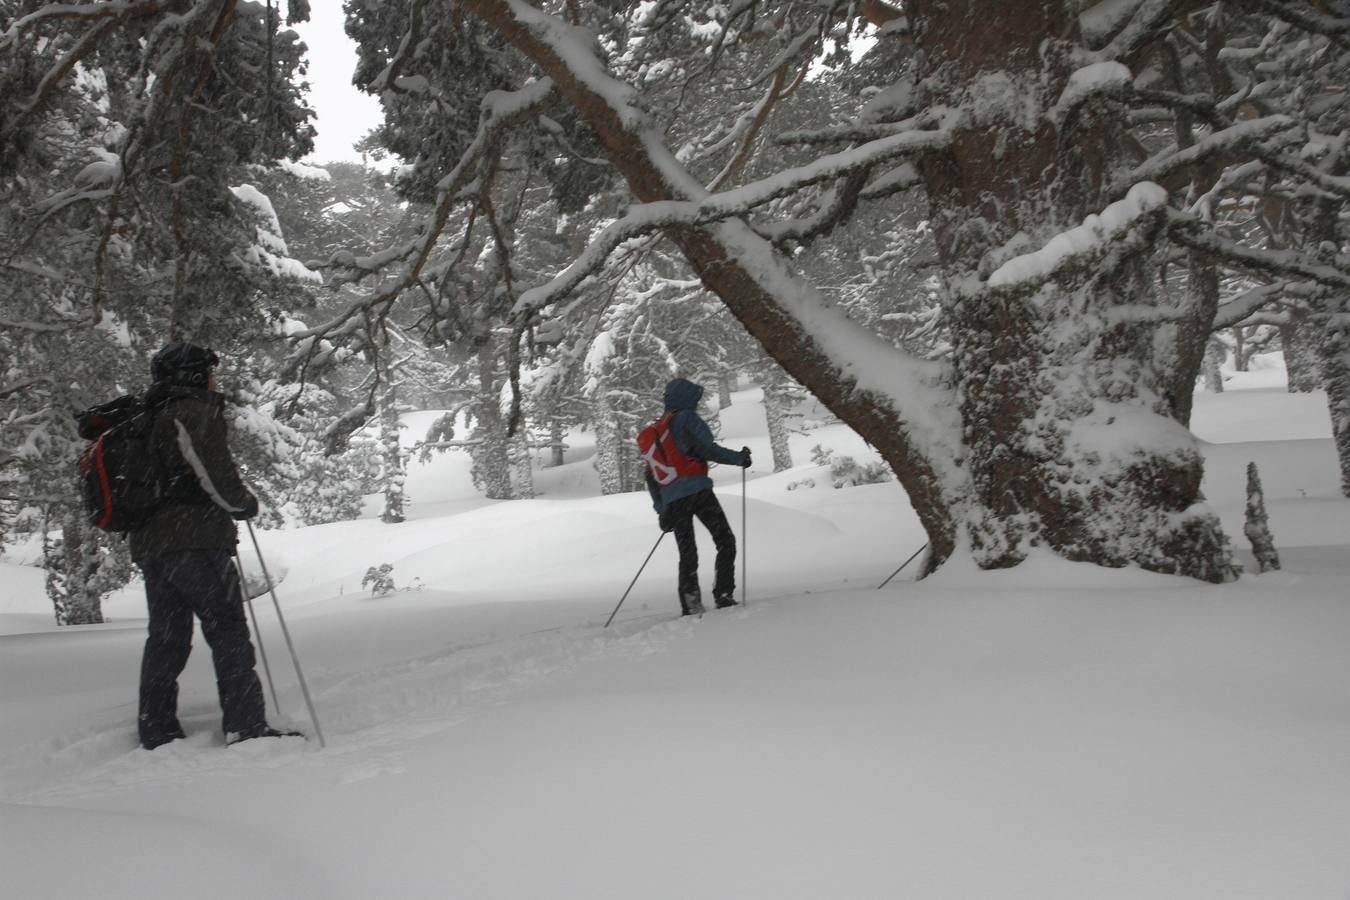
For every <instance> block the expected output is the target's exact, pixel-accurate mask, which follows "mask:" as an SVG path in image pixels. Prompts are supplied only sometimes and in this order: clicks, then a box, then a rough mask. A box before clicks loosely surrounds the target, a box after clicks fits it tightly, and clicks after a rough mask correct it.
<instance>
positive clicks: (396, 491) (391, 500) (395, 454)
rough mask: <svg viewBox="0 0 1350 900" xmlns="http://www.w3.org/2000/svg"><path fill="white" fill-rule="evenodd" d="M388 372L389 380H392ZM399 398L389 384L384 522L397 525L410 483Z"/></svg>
mask: <svg viewBox="0 0 1350 900" xmlns="http://www.w3.org/2000/svg"><path fill="white" fill-rule="evenodd" d="M388 374H389V373H388V371H387V370H386V371H385V376H386V377H388ZM397 401H398V394H397V389H396V388H395V387H394V385H393V384H392V383H389V385H388V389H387V390H386V391H385V392H384V395H383V396H382V397H381V398H380V412H379V416H380V481H381V482H382V483H383V485H384V511H383V512H382V513H380V521H381V522H384V523H386V524H391V525H392V524H396V523H398V522H402V521H403V520H404V515H403V502H404V496H403V488H404V484H405V482H406V480H407V478H406V473H405V472H404V464H403V448H402V447H401V446H399V440H398V432H399V422H398V402H397Z"/></svg>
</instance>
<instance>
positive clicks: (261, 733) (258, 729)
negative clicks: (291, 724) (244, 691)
mask: <svg viewBox="0 0 1350 900" xmlns="http://www.w3.org/2000/svg"><path fill="white" fill-rule="evenodd" d="M304 736H305V735H304V733H303V732H300V731H284V730H282V729H279V728H273V727H272V726H271V725H268V724H267V723H266V722H264V723H263V724H261V725H254V726H252V727H250V728H245V729H243V730H242V731H231V732H229V733H227V734H226V735H225V744H226V745H227V746H234V745H235V744H238V743H240V742H242V741H252V740H256V739H257V738H284V737H298V738H302V737H304Z"/></svg>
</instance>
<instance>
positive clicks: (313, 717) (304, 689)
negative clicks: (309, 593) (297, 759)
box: [244, 519, 327, 747]
mask: <svg viewBox="0 0 1350 900" xmlns="http://www.w3.org/2000/svg"><path fill="white" fill-rule="evenodd" d="M244 524H245V525H247V526H248V536H249V538H250V539H252V541H253V551H254V552H255V553H257V554H258V565H259V566H261V567H262V573H263V580H264V581H266V582H267V592H268V593H269V594H271V595H272V605H273V606H274V607H276V610H277V622H279V623H280V624H281V635H282V637H284V638H286V649H287V650H289V651H290V652H291V663H292V664H294V666H295V675H296V677H297V678H299V679H300V693H302V694H304V695H305V706H307V707H308V708H309V720H310V721H311V722H313V723H314V734H315V735H316V736H317V737H318V738H319V746H320V747H326V746H327V744H325V743H324V740H323V729H322V728H320V727H319V717H318V715H317V714H316V713H315V712H314V701H313V700H311V699H310V697H309V686H308V685H307V684H305V673H304V672H302V671H300V658H299V657H298V656H296V655H295V644H293V643H291V632H290V629H288V628H287V627H286V619H285V617H284V616H282V614H281V602H280V601H279V600H277V592H276V588H274V587H272V575H271V573H269V572H268V571H267V561H266V560H264V559H263V555H262V548H261V547H259V546H258V535H257V534H256V533H255V532H254V531H253V523H252V522H250V521H249V520H247V519H245V520H244Z"/></svg>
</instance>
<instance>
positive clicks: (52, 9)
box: [0, 0, 164, 49]
mask: <svg viewBox="0 0 1350 900" xmlns="http://www.w3.org/2000/svg"><path fill="white" fill-rule="evenodd" d="M163 6H164V0H103V2H101V3H100V2H95V3H50V4H48V5H47V6H44V7H42V8H41V9H39V10H36V11H35V12H31V13H29V14H28V15H26V16H24V17H23V18H22V19H19V20H18V21H16V22H15V23H14V24H13V25H11V26H9V28H8V29H7V30H6V31H5V33H4V34H3V35H0V49H2V48H3V46H4V45H5V44H9V43H12V42H13V41H15V40H17V39H18V37H19V36H20V35H22V34H23V33H24V32H26V31H31V30H32V29H34V28H36V27H37V26H39V25H42V24H44V23H46V22H51V21H56V20H60V19H83V20H85V21H89V20H93V19H112V20H113V21H115V22H123V21H126V20H127V19H130V18H133V17H136V16H145V15H150V14H152V13H156V12H159V10H160V9H161V8H162V7H163Z"/></svg>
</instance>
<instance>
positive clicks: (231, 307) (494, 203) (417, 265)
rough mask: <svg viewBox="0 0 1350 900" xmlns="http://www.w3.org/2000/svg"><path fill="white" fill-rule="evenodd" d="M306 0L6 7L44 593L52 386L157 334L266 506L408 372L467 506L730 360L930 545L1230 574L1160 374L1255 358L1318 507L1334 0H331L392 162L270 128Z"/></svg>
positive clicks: (14, 223) (296, 85)
mask: <svg viewBox="0 0 1350 900" xmlns="http://www.w3.org/2000/svg"><path fill="white" fill-rule="evenodd" d="M308 6H309V4H308V3H307V2H306V0H290V2H289V3H285V4H282V3H274V2H273V0H266V2H259V0H77V2H63V3H47V2H41V0H0V266H2V267H3V269H4V272H3V275H2V276H0V541H3V540H4V538H5V537H6V535H7V534H19V533H24V534H40V535H41V536H42V540H43V547H44V548H45V552H44V563H45V566H46V570H47V573H48V592H49V594H50V595H51V598H52V601H53V603H54V605H55V608H56V612H57V617H58V620H59V621H61V622H63V623H81V622H91V621H99V616H100V613H99V602H100V598H101V597H102V596H105V595H106V594H107V592H108V591H110V590H112V589H113V588H115V587H117V586H119V585H120V584H123V583H125V582H126V580H127V579H128V578H130V577H131V567H130V563H129V560H128V558H127V556H126V553H125V549H124V548H123V546H122V544H121V542H120V541H119V540H117V539H113V538H109V537H108V536H107V535H104V534H102V533H100V532H98V531H96V530H94V529H92V528H90V527H89V526H87V525H86V524H85V522H84V520H83V518H82V517H81V515H80V510H79V506H78V497H77V495H76V489H75V484H74V477H73V472H74V466H75V459H76V458H77V456H78V454H79V452H80V449H81V442H80V440H79V439H78V437H77V435H76V433H75V427H74V420H73V418H72V416H71V413H72V411H73V410H76V409H79V408H82V407H85V406H88V405H91V404H93V403H96V402H100V401H103V400H106V399H109V398H111V397H112V396H115V395H117V394H120V393H126V392H131V391H137V390H140V389H142V388H143V386H144V383H145V381H146V377H147V360H148V358H149V356H150V355H151V354H152V353H153V352H154V351H155V350H156V349H157V348H158V347H159V346H161V345H162V344H164V343H165V342H167V341H169V340H171V339H186V340H191V341H193V342H196V343H201V344H205V345H210V346H212V347H214V348H216V349H217V351H218V352H219V353H220V354H221V356H222V358H223V359H224V363H223V366H222V376H223V377H222V380H223V381H224V382H225V383H226V384H225V387H226V390H227V391H228V392H229V394H230V397H231V400H232V405H233V408H234V410H235V416H234V429H235V435H236V437H235V440H236V453H237V455H238V456H239V459H240V462H241V465H242V466H243V468H244V469H245V475H246V477H247V479H248V480H249V482H250V484H252V485H254V486H255V489H256V490H257V491H258V493H259V495H260V497H261V499H262V500H263V506H264V509H265V517H266V518H265V522H266V523H267V524H270V525H281V524H283V523H291V524H315V523H319V522H325V521H334V520H337V519H341V518H350V517H352V516H355V515H357V514H358V513H359V511H360V508H361V503H362V498H363V497H364V496H365V495H368V494H371V493H382V494H383V497H384V501H383V515H382V518H383V519H384V520H385V521H387V522H398V521H402V520H403V518H404V515H405V504H406V503H408V502H414V503H415V502H416V498H415V497H413V498H407V497H405V496H404V494H403V490H402V486H403V477H402V473H403V468H404V466H406V463H407V458H406V456H407V450H406V449H401V447H400V442H399V439H398V428H399V422H398V416H399V413H400V411H405V410H409V409H444V410H446V411H447V412H446V415H445V416H444V417H442V418H441V419H440V420H439V422H438V423H437V425H436V426H435V427H434V428H433V429H432V431H431V433H429V434H426V435H417V436H414V437H415V439H416V440H415V443H416V444H417V446H418V450H417V452H422V453H434V452H445V451H460V452H467V453H469V454H471V455H472V458H473V463H474V469H473V472H474V480H475V483H476V484H477V486H478V487H479V488H480V490H482V491H483V493H484V494H485V495H486V496H487V497H490V498H495V499H513V498H526V497H529V496H532V494H533V487H532V476H531V471H532V467H534V466H538V465H547V464H550V463H556V462H559V461H560V460H561V459H562V455H563V454H564V453H565V435H566V433H567V432H568V430H570V429H574V428H586V429H589V430H593V431H594V433H595V434H596V436H597V439H598V453H597V463H596V464H597V466H598V468H599V470H600V475H601V484H602V486H603V489H604V490H605V491H606V492H620V491H629V490H636V489H640V488H641V486H642V476H641V469H640V468H639V466H638V459H637V456H636V447H635V445H634V444H633V440H632V437H633V435H634V434H635V432H636V431H637V430H638V428H639V427H641V425H642V424H644V420H645V419H646V418H648V417H649V416H650V414H651V412H652V410H653V408H654V403H655V401H656V398H658V397H659V396H660V390H661V387H662V385H663V384H664V383H665V382H666V380H668V379H669V378H670V377H672V376H673V375H677V374H678V375H683V376H687V377H690V378H693V379H694V380H696V381H700V382H701V383H704V384H707V385H709V388H710V390H709V393H710V394H713V393H718V394H722V395H725V394H726V393H728V392H729V391H730V389H731V387H732V386H733V385H735V384H737V383H740V382H741V381H742V380H746V381H752V382H753V383H755V384H758V385H760V386H762V387H763V389H764V397H765V409H766V416H767V417H768V427H769V434H770V437H771V438H773V439H774V443H773V449H774V452H773V459H772V463H773V466H774V467H775V469H782V468H787V467H789V466H790V465H791V464H792V460H791V458H790V456H789V454H788V447H787V441H786V434H787V429H789V428H791V427H792V424H791V414H792V409H793V407H794V405H795V402H796V400H797V399H798V398H799V397H801V396H803V395H804V393H809V394H810V395H812V396H813V397H814V398H816V399H817V400H818V401H819V402H820V403H821V404H822V405H823V406H824V407H825V408H827V409H828V410H829V411H830V412H831V413H832V414H833V415H834V416H837V417H838V418H839V419H840V420H841V421H843V422H844V423H846V424H848V425H849V426H851V427H852V428H853V429H854V430H855V431H856V432H857V433H858V434H859V435H861V436H862V437H863V438H864V439H866V440H867V441H868V443H870V444H871V445H872V446H873V447H875V448H876V449H877V451H878V452H879V453H880V454H881V456H882V458H883V459H884V460H885V462H886V463H887V464H888V465H889V466H890V468H891V469H892V470H893V471H894V473H895V475H896V477H897V479H898V481H899V483H900V485H901V486H902V488H903V489H904V491H905V492H906V494H907V495H908V497H909V499H910V502H911V503H912V504H913V507H914V509H915V512H916V513H917V515H918V517H919V519H920V520H921V522H922V523H923V527H924V529H925V531H926V533H927V536H928V539H929V548H930V549H929V553H928V554H927V557H926V568H925V571H929V572H931V571H933V570H935V569H936V568H937V567H939V566H940V565H941V564H942V563H943V562H944V561H945V560H946V559H948V558H949V557H951V556H952V555H953V554H968V555H970V556H972V557H973V558H974V560H975V561H976V563H977V564H978V565H979V566H981V567H984V568H1002V567H1009V566H1014V565H1017V564H1018V563H1019V562H1020V561H1021V560H1022V559H1024V558H1025V557H1026V556H1027V554H1028V553H1029V552H1030V550H1031V549H1032V548H1033V547H1038V546H1039V547H1044V548H1048V549H1049V550H1051V551H1053V552H1054V553H1056V554H1059V555H1061V556H1063V557H1065V558H1068V559H1071V560H1079V561H1087V562H1092V563H1097V564H1100V565H1105V566H1123V565H1136V566H1140V567H1143V568H1145V569H1149V570H1152V571H1156V572H1163V573H1174V574H1181V575H1187V576H1192V577H1195V578H1200V579H1205V580H1209V581H1224V580H1229V579H1231V578H1233V577H1235V575H1236V567H1235V565H1234V562H1233V558H1232V548H1231V544H1230V540H1229V537H1228V536H1227V535H1225V534H1224V532H1223V530H1222V528H1221V526H1220V524H1219V522H1218V519H1217V518H1216V517H1215V515H1214V514H1213V513H1212V512H1211V511H1209V509H1208V508H1207V507H1206V506H1205V505H1204V503H1203V498H1202V496H1201V495H1200V482H1201V477H1202V461H1201V457H1200V455H1199V453H1198V451H1197V449H1196V445H1195V439H1194V437H1193V436H1192V435H1191V433H1190V431H1189V428H1188V425H1189V419H1190V414H1191V397H1192V393H1193V391H1194V390H1195V389H1196V388H1197V386H1199V387H1201V388H1203V387H1205V386H1208V387H1209V389H1211V390H1218V389H1221V388H1222V380H1221V378H1220V376H1219V366H1220V363H1221V362H1224V361H1228V362H1229V363H1230V364H1231V365H1236V366H1237V367H1238V368H1242V367H1243V366H1245V365H1246V363H1247V361H1248V360H1250V359H1251V357H1252V355H1253V354H1255V353H1257V352H1261V351H1264V350H1282V351H1283V353H1284V358H1285V360H1286V364H1287V365H1288V368H1289V372H1290V390H1296V391H1308V390H1315V389H1324V390H1325V391H1326V394H1327V398H1328V414H1329V416H1330V418H1331V422H1332V430H1333V435H1334V436H1335V441H1336V446H1337V450H1338V453H1339V457H1340V465H1341V472H1342V479H1343V483H1342V489H1343V491H1344V492H1345V493H1346V494H1347V496H1350V308H1348V307H1347V304H1348V303H1350V236H1348V235H1350V208H1348V207H1347V202H1348V201H1350V102H1348V98H1347V96H1346V88H1347V84H1350V2H1347V0H1239V2H1227V0H1224V2H1212V0H1211V2H1194V0H1101V2H1092V0H1006V2H1003V3H1000V4H997V5H996V9H997V14H990V13H991V9H992V8H994V6H995V5H993V4H990V3H988V2H983V3H981V2H978V0H946V2H935V0H903V2H902V0H892V2H883V0H862V2H856V0H730V2H726V3H701V2H691V0H641V2H635V0H605V2H595V3H580V2H576V0H556V2H554V0H549V2H540V0H529V2H527V0H399V2H389V0H345V2H344V9H345V11H346V15H347V31H348V34H349V35H350V36H351V37H352V38H353V39H354V40H355V41H356V43H357V45H358V47H359V53H360V57H359V60H358V62H357V66H356V69H355V72H354V73H353V78H354V81H355V83H356V84H357V85H358V86H359V87H360V88H361V89H362V90H365V91H367V92H369V93H370V94H372V95H374V96H376V97H378V98H379V100H380V102H381V104H382V108H383V113H384V119H383V123H382V124H381V125H380V126H379V127H378V128H377V129H375V130H374V131H373V132H372V133H371V134H370V135H369V136H368V138H367V139H366V140H365V141H364V142H363V149H364V150H366V151H367V152H368V153H370V154H371V155H372V156H373V157H377V158H380V159H387V160H390V161H391V162H393V163H395V164H396V165H395V166H394V168H393V170H392V173H391V174H388V175H385V174H381V172H380V171H377V170H375V169H372V168H367V167H364V166H361V165H356V164H349V163H347V164H335V165H327V166H325V167H324V168H318V167H316V166H314V165H311V164H301V163H299V162H298V161H299V160H301V159H302V158H304V157H306V155H307V154H308V153H309V152H310V150H311V149H312V143H313V135H314V125H313V123H312V118H313V114H312V112H311V111H310V110H309V109H308V108H307V106H306V86H305V83H304V82H305V77H306V76H305V52H306V48H305V47H304V45H303V44H302V43H300V41H299V39H298V37H297V35H296V33H295V31H293V30H292V29H291V28H290V27H289V26H290V25H292V24H294V23H296V22H300V21H303V20H305V19H306V18H307V17H308V14H309V9H308ZM714 386H715V387H716V389H717V390H716V391H714ZM713 405H714V406H716V404H715V403H714V404H713ZM775 435H776V436H777V437H776V438H775ZM409 443H413V442H408V441H406V440H405V442H404V444H405V446H406V445H408V444H409ZM766 463H767V461H761V465H763V464H766Z"/></svg>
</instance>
